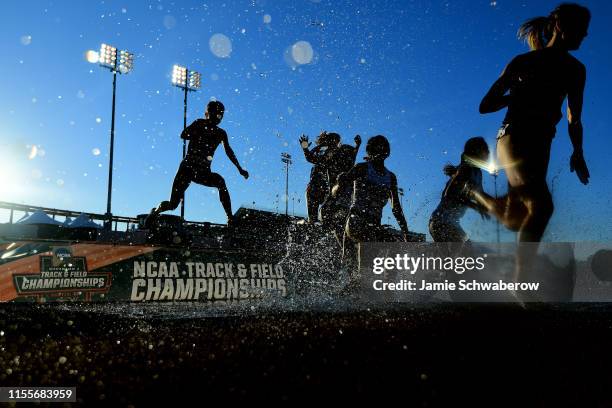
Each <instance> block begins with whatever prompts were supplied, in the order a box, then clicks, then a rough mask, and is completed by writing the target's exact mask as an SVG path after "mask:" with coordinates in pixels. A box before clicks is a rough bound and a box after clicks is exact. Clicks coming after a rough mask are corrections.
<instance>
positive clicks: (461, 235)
mask: <svg viewBox="0 0 612 408" xmlns="http://www.w3.org/2000/svg"><path fill="white" fill-rule="evenodd" d="M488 160H489V146H488V145H487V142H486V141H485V140H484V139H483V138H482V137H473V138H471V139H469V140H468V141H467V142H466V143H465V147H464V149H463V153H462V154H461V163H460V164H459V165H458V166H453V165H450V164H449V165H446V166H445V167H444V173H445V174H446V175H447V176H449V177H450V179H449V180H448V182H447V183H446V186H445V187H444V191H443V192H442V199H441V200H440V204H438V207H437V208H436V209H435V210H434V212H433V214H432V215H431V218H430V219H429V233H430V234H431V237H432V238H433V240H434V242H466V241H468V236H467V234H466V233H465V231H464V230H463V228H461V225H460V223H459V220H460V219H461V218H462V217H463V216H464V215H465V211H466V209H467V208H472V209H474V210H476V211H478V212H479V213H480V214H481V216H483V217H486V218H489V215H488V214H487V212H486V211H487V209H486V207H483V206H482V205H479V204H475V203H473V202H472V201H470V200H469V199H468V197H466V195H465V193H464V188H465V185H466V183H468V184H469V186H470V188H472V189H474V190H475V191H482V170H481V167H482V166H483V164H484V163H487V162H488Z"/></svg>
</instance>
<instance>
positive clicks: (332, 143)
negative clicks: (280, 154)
mask: <svg viewBox="0 0 612 408" xmlns="http://www.w3.org/2000/svg"><path fill="white" fill-rule="evenodd" d="M299 142H300V145H301V147H302V151H303V152H304V157H305V158H306V161H307V162H309V163H312V164H313V165H314V166H312V169H311V170H310V180H309V182H308V186H307V187H306V207H307V209H308V221H309V222H311V223H314V222H315V221H316V220H317V219H318V214H319V206H320V205H321V204H323V200H325V196H326V194H327V191H328V190H329V183H328V180H327V169H326V161H327V160H326V159H325V157H326V153H328V151H329V150H333V149H335V148H336V147H337V146H338V143H340V135H339V134H337V133H328V132H321V134H320V135H319V137H317V139H316V141H315V143H316V146H315V147H313V148H312V149H309V147H310V146H311V144H312V143H310V142H309V141H308V136H306V135H302V136H301V137H300V139H299ZM327 157H329V156H327Z"/></svg>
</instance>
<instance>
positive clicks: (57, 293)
mask: <svg viewBox="0 0 612 408" xmlns="http://www.w3.org/2000/svg"><path fill="white" fill-rule="evenodd" d="M13 281H14V283H15V289H16V290H17V296H20V297H25V296H35V297H37V298H41V297H67V296H70V297H81V296H82V297H83V298H84V300H91V298H92V295H93V294H103V293H107V292H108V291H109V289H110V286H111V273H110V272H88V271H87V260H86V258H85V257H84V256H72V251H71V248H70V247H53V248H52V255H50V256H49V255H40V273H33V274H15V275H13Z"/></svg>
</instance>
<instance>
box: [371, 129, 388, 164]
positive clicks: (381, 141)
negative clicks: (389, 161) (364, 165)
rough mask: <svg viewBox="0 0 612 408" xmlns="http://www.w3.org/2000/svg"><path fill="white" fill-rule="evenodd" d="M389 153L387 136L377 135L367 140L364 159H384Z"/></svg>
mask: <svg viewBox="0 0 612 408" xmlns="http://www.w3.org/2000/svg"><path fill="white" fill-rule="evenodd" d="M390 154H391V146H390V145H389V141H388V140H387V138H386V137H384V136H383V135H377V136H374V137H371V138H370V139H369V140H368V143H367V144H366V157H365V159H366V160H368V161H375V160H385V159H386V158H387V157H389V155H390Z"/></svg>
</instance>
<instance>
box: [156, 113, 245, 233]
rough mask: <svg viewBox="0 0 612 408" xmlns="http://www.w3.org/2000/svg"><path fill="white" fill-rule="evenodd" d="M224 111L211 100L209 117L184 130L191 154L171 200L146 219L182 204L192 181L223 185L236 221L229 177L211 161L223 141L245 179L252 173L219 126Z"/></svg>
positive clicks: (229, 214)
mask: <svg viewBox="0 0 612 408" xmlns="http://www.w3.org/2000/svg"><path fill="white" fill-rule="evenodd" d="M224 113H225V107H224V106H223V104H222V103H221V102H219V101H212V102H209V103H208V105H207V106H206V112H205V114H204V116H205V118H204V119H197V120H195V121H194V122H193V123H192V124H191V125H189V126H188V127H187V128H185V130H183V132H182V133H181V138H182V139H186V140H188V141H189V146H188V149H187V154H186V155H185V158H184V159H183V160H182V161H181V165H180V166H179V169H178V171H177V173H176V176H174V182H173V183H172V194H171V196H170V201H162V202H161V203H160V204H159V206H158V207H157V208H153V209H152V210H151V213H150V215H149V217H148V218H147V221H146V224H147V225H148V226H150V225H151V224H152V223H153V222H154V221H155V219H156V217H157V216H158V215H159V214H160V213H162V212H164V211H169V210H174V209H175V208H177V207H178V205H179V204H180V202H181V200H182V199H183V197H184V194H185V191H186V190H187V187H189V184H191V182H195V183H198V184H201V185H203V186H207V187H216V188H217V189H219V199H220V200H221V204H222V205H223V209H224V210H225V214H226V215H227V220H228V225H230V224H231V223H232V216H233V215H232V202H231V199H230V195H229V192H228V191H227V186H226V185H225V180H224V179H223V177H221V175H220V174H218V173H213V172H212V171H211V164H212V160H213V156H214V154H215V150H217V147H219V145H220V144H223V147H224V149H225V154H227V157H228V158H229V159H230V161H231V162H232V163H234V165H235V166H236V168H237V169H238V171H239V172H240V174H241V175H242V176H243V177H244V178H245V179H248V178H249V173H248V172H247V171H246V170H244V169H243V168H242V167H241V166H240V163H238V159H237V158H236V154H235V153H234V151H233V150H232V148H231V146H230V144H229V141H228V138H227V133H225V130H223V129H221V128H220V127H219V126H218V125H219V123H221V120H223V114H224Z"/></svg>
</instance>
